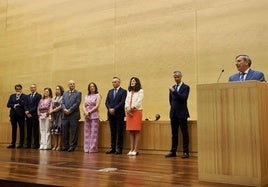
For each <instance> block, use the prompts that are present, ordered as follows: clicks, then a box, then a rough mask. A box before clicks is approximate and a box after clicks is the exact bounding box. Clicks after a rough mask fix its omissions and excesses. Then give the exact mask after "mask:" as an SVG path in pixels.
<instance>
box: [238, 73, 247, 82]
mask: <svg viewBox="0 0 268 187" xmlns="http://www.w3.org/2000/svg"><path fill="white" fill-rule="evenodd" d="M245 74H246V73H240V78H239V79H240V81H245V78H244V77H245Z"/></svg>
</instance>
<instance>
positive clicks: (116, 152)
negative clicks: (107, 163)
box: [114, 151, 122, 155]
mask: <svg viewBox="0 0 268 187" xmlns="http://www.w3.org/2000/svg"><path fill="white" fill-rule="evenodd" d="M114 154H116V155H122V151H115V153H114Z"/></svg>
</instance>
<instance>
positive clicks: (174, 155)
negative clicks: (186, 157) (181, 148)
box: [165, 152, 176, 158]
mask: <svg viewBox="0 0 268 187" xmlns="http://www.w3.org/2000/svg"><path fill="white" fill-rule="evenodd" d="M165 157H166V158H169V157H176V153H174V152H170V153H168V154H167V155H165Z"/></svg>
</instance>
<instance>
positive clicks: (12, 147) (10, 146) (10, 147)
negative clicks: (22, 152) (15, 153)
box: [7, 144, 15, 149]
mask: <svg viewBox="0 0 268 187" xmlns="http://www.w3.org/2000/svg"><path fill="white" fill-rule="evenodd" d="M7 148H8V149H14V148H15V145H13V144H10V145H9V146H7Z"/></svg>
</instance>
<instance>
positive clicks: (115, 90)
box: [113, 89, 117, 98]
mask: <svg viewBox="0 0 268 187" xmlns="http://www.w3.org/2000/svg"><path fill="white" fill-rule="evenodd" d="M116 93H117V89H114V93H113V96H114V98H115V96H116Z"/></svg>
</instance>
